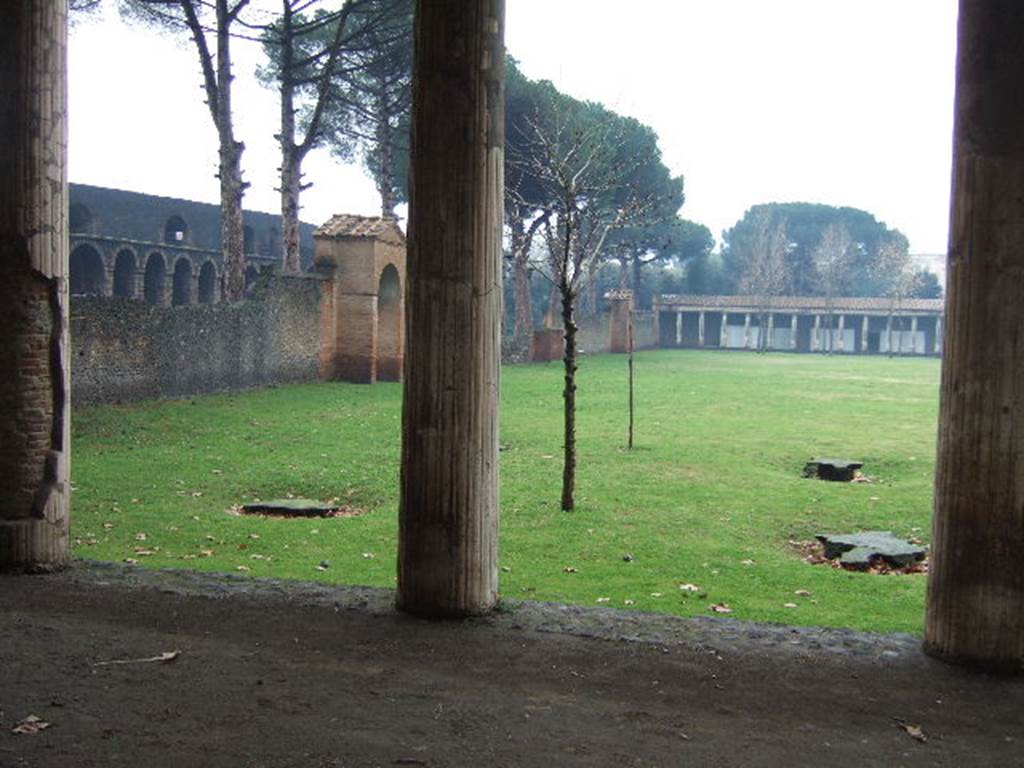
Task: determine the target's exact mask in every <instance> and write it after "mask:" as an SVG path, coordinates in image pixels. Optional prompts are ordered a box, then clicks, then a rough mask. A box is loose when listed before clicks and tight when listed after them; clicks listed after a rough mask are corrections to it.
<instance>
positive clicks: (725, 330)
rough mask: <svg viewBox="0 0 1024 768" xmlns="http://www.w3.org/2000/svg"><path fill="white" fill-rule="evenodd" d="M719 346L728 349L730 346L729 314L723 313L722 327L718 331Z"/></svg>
mask: <svg viewBox="0 0 1024 768" xmlns="http://www.w3.org/2000/svg"><path fill="white" fill-rule="evenodd" d="M718 346H720V347H721V348H722V349H726V348H727V347H728V346H729V313H728V312H723V313H722V327H721V328H719V330H718Z"/></svg>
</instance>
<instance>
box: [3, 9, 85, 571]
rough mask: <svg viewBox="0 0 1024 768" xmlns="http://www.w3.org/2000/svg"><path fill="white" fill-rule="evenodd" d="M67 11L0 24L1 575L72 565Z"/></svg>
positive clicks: (26, 12) (17, 13)
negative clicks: (8, 572) (70, 559)
mask: <svg viewBox="0 0 1024 768" xmlns="http://www.w3.org/2000/svg"><path fill="white" fill-rule="evenodd" d="M66 50H67V6H66V3H62V2H58V0H11V2H10V3H9V4H8V5H6V6H4V21H3V24H0V136H3V137H4V140H3V142H2V143H0V371H2V372H3V374H2V375H0V570H48V569H53V568H57V567H60V566H63V565H64V564H65V563H66V562H67V560H68V558H69V547H68V532H69V521H70V491H69V486H68V478H69V456H68V453H69V450H68V449H69V438H70V432H69V419H70V410H69V402H68V393H69V391H70V390H69V379H68V365H67V351H68V334H67V328H68V283H67V274H68V236H67V216H68V197H67V194H68V187H67V174H66V157H67V124H66V101H67V98H66V94H67V91H66V73H67V68H66Z"/></svg>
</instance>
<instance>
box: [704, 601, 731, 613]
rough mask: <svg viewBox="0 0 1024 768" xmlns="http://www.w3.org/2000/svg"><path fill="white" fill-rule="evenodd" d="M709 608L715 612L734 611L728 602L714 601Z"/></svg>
mask: <svg viewBox="0 0 1024 768" xmlns="http://www.w3.org/2000/svg"><path fill="white" fill-rule="evenodd" d="M708 608H709V609H710V610H711V611H712V612H713V613H732V608H730V607H729V604H728V603H714V604H712V605H709V606H708Z"/></svg>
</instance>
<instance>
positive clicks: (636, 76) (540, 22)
mask: <svg viewBox="0 0 1024 768" xmlns="http://www.w3.org/2000/svg"><path fill="white" fill-rule="evenodd" d="M272 7H276V3H274V5H273V6H272ZM506 14H507V33H506V43H507V46H508V50H509V52H510V53H511V54H512V55H513V56H515V57H516V58H517V59H518V60H519V61H520V65H521V67H522V69H523V71H524V72H525V73H526V75H527V76H529V77H532V78H545V79H549V80H552V81H553V82H554V83H555V84H556V85H557V86H558V88H559V89H560V90H562V91H564V92H566V93H569V94H571V95H573V96H575V97H577V98H585V99H591V100H594V101H601V102H603V103H604V104H606V105H607V106H609V107H610V108H612V109H614V110H616V111H618V112H621V113H624V114H629V115H632V116H634V117H636V118H638V119H639V120H641V121H643V122H645V123H648V124H649V125H651V126H652V127H653V128H654V129H655V130H656V131H657V133H658V135H659V137H660V138H661V147H662V151H663V154H664V159H665V161H666V163H667V164H668V165H669V167H670V168H672V170H673V172H675V173H677V174H678V173H681V174H683V175H684V176H685V177H686V204H685V205H684V206H683V210H682V214H683V215H684V216H685V217H687V218H690V219H693V220H695V221H699V222H701V223H703V224H706V225H707V226H708V227H709V228H710V229H711V231H712V233H713V234H714V235H715V237H716V238H719V237H720V235H721V232H722V230H724V229H727V228H728V227H730V226H732V224H734V223H735V222H736V221H737V219H739V218H740V217H741V216H742V215H743V212H744V211H745V210H746V209H747V208H749V207H750V206H751V205H754V204H757V203H762V202H770V201H779V202H788V201H806V202H821V203H828V204H831V205H850V206H853V207H856V208H862V209H864V210H866V211H869V212H871V213H873V214H875V216H877V217H878V218H879V219H881V220H882V221H884V222H886V224H887V225H889V226H891V227H895V228H897V229H900V230H901V231H902V232H904V234H906V235H907V236H908V237H909V238H910V243H911V251H912V252H918V253H944V252H945V250H946V237H947V228H948V218H949V181H950V157H951V142H952V105H953V68H954V57H955V35H956V30H955V27H956V0H631V2H629V3H626V4H623V3H621V2H613V1H612V0H507V5H506ZM186 43H187V45H186ZM234 58H235V60H236V63H237V66H236V70H235V71H236V75H237V78H236V80H235V89H236V91H235V97H234V98H235V103H234V111H235V120H236V134H237V136H238V138H239V139H241V140H242V141H244V142H245V144H246V151H245V153H244V155H243V158H242V162H243V166H244V169H245V177H246V179H247V180H248V181H249V182H250V183H251V184H252V187H251V188H250V189H249V191H248V193H247V196H246V203H245V204H246V207H247V208H250V209H253V210H265V211H271V212H274V211H277V210H279V200H278V196H277V193H275V192H274V187H275V186H276V178H275V177H276V169H277V167H278V157H277V147H276V144H275V142H274V139H273V134H274V133H275V131H276V129H277V123H278V117H277V115H278V107H277V103H276V99H275V97H274V94H273V93H272V92H270V91H268V90H266V89H264V88H262V87H260V86H259V85H258V84H256V83H255V80H254V78H253V76H252V73H253V71H254V68H255V65H256V62H257V61H258V59H259V52H258V51H257V50H256V49H255V46H253V45H251V44H246V43H244V42H237V43H236V44H235V49H234ZM69 79H70V83H69V89H70V108H71V119H70V126H71V128H70V130H71V134H70V150H69V155H70V157H69V165H70V176H71V180H72V181H77V182H83V183H90V184H98V185H102V186H110V187H119V188H123V189H131V190H136V191H140V192H149V193H152V194H160V195H167V196H171V197H183V198H188V199H193V200H202V201H207V202H217V200H218V197H219V193H218V187H217V181H216V179H215V178H214V176H213V174H214V172H215V170H216V161H217V151H216V134H215V131H214V129H213V123H212V121H211V120H210V116H209V113H208V112H207V111H206V107H205V106H204V105H203V104H202V100H201V97H202V92H201V91H200V90H199V84H200V75H199V67H198V63H197V60H196V56H195V54H194V53H193V50H192V48H191V43H189V42H188V41H186V40H184V39H182V40H180V41H178V42H175V40H174V39H173V38H171V37H168V36H160V35H157V34H155V33H153V32H151V31H148V30H145V29H142V28H139V27H137V26H135V27H126V26H124V25H123V24H122V23H121V22H120V21H119V20H118V18H117V16H116V14H113V13H109V14H108V15H107V18H105V19H103V20H100V21H93V22H87V23H82V24H79V25H77V26H76V27H74V28H73V29H72V32H71V41H70V51H69ZM305 170H306V173H307V176H308V180H309V181H312V182H313V183H314V187H313V188H312V189H310V190H309V191H308V192H306V193H305V194H304V195H303V206H304V207H303V214H302V218H303V220H305V221H309V222H312V223H320V222H321V221H324V220H325V219H327V218H328V217H329V216H330V215H331V214H333V213H340V212H347V213H374V212H376V211H377V210H378V207H379V203H378V200H377V197H376V192H375V190H374V187H373V184H372V182H371V181H369V179H367V178H366V177H365V175H364V174H363V173H362V171H361V169H359V168H355V167H345V166H341V165H338V164H337V163H335V162H334V161H333V160H332V159H331V158H330V156H329V154H328V153H327V152H326V151H324V150H321V151H317V152H315V153H314V154H312V155H311V156H310V157H309V159H308V160H307V162H306V165H305Z"/></svg>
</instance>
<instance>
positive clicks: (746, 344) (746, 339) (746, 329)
mask: <svg viewBox="0 0 1024 768" xmlns="http://www.w3.org/2000/svg"><path fill="white" fill-rule="evenodd" d="M743 348H744V349H750V313H749V312H747V314H745V315H744V316H743Z"/></svg>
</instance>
